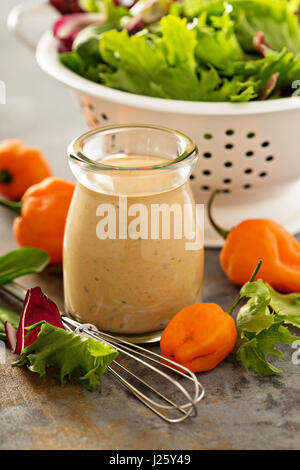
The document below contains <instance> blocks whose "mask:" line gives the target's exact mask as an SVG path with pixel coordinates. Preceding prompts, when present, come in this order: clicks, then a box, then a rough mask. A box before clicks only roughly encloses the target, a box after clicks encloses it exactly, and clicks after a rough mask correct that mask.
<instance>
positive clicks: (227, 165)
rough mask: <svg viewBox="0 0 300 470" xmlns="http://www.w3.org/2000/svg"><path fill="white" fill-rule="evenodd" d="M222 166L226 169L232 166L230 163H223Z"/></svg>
mask: <svg viewBox="0 0 300 470" xmlns="http://www.w3.org/2000/svg"><path fill="white" fill-rule="evenodd" d="M224 166H226V168H230V167H231V166H232V162H225V163H224Z"/></svg>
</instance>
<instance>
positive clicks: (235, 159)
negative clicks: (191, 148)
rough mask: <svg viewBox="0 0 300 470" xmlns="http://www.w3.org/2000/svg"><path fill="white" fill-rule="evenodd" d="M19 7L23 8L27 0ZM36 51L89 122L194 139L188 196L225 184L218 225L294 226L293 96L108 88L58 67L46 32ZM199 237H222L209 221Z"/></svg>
mask: <svg viewBox="0 0 300 470" xmlns="http://www.w3.org/2000/svg"><path fill="white" fill-rule="evenodd" d="M26 3H27V2H26ZM24 9H27V10H28V4H27V5H23V8H22V12H23V11H24ZM20 13H21V12H20V7H19V10H18V11H13V12H12V14H11V17H10V25H11V27H12V29H14V30H17V32H18V35H19V36H20V35H22V31H20V28H19V25H20V21H19V18H20V16H21V15H20ZM31 15H32V13H31ZM27 42H28V41H27ZM36 57H37V61H38V63H39V65H40V67H41V68H42V69H43V70H44V71H45V72H47V73H48V74H49V75H51V76H52V77H53V78H55V79H57V80H59V81H60V82H62V83H64V84H65V85H68V86H69V87H71V88H72V89H74V90H76V92H77V94H78V97H79V100H80V105H81V109H82V112H83V113H84V114H85V117H86V121H87V123H88V125H89V127H91V128H94V127H100V126H103V125H108V124H132V123H143V124H156V125H162V126H166V127H170V128H173V129H175V130H179V131H181V132H183V133H185V134H187V135H188V136H189V137H191V138H192V139H194V141H195V142H196V144H197V145H198V149H199V154H200V158H199V162H198V165H197V167H196V169H195V171H194V174H193V175H192V176H191V184H192V187H193V191H194V195H195V198H196V201H197V202H199V203H206V202H207V200H208V197H209V195H210V194H211V192H212V191H213V190H214V189H217V188H219V189H223V190H224V194H222V195H220V196H218V198H217V199H216V203H215V208H214V215H215V218H216V219H217V221H218V223H219V224H220V225H223V226H224V227H225V228H231V227H232V226H234V225H235V224H237V223H238V222H240V221H241V220H243V219H245V218H261V217H263V218H269V219H273V220H276V221H277V222H279V223H281V224H282V225H284V226H285V227H286V228H287V229H288V230H289V231H290V232H292V233H296V232H299V231H300V158H299V154H300V150H299V145H300V144H299V137H300V98H297V97H291V98H282V99H277V100H270V101H260V102H250V103H205V102H189V101H175V100H166V99H160V98H150V97H145V96H140V95H135V94H131V93H126V92H122V91H118V90H113V89H110V88H107V87H104V86H102V85H99V84H96V83H93V82H90V81H88V80H86V79H84V78H82V77H80V76H78V75H76V74H75V73H73V72H72V71H70V70H68V69H67V68H66V67H64V66H63V65H62V64H61V63H60V62H59V60H58V56H57V52H56V41H55V39H54V38H53V36H52V33H51V32H47V33H46V34H44V35H43V37H42V39H41V40H40V41H39V43H38V46H37V51H36ZM182 79H183V80H184V77H182ZM299 79H300V77H299ZM205 244H206V246H220V245H221V244H222V240H221V238H220V237H219V235H218V234H216V233H215V232H214V230H213V229H212V228H211V226H210V224H209V222H208V220H207V221H206V224H205Z"/></svg>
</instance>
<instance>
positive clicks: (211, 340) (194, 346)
mask: <svg viewBox="0 0 300 470" xmlns="http://www.w3.org/2000/svg"><path fill="white" fill-rule="evenodd" d="M236 340H237V330H236V326H235V322H234V319H233V318H232V317H231V316H230V315H229V314H228V313H225V312H224V311H223V310H222V308H221V307H220V306H219V305H217V304H209V303H199V304H195V305H190V306H189V307H186V308H184V309H183V310H181V311H180V312H178V313H177V314H176V315H175V316H174V317H173V318H172V320H171V321H170V322H169V323H168V325H167V326H166V328H165V330H164V331H163V333H162V336H161V340H160V348H161V353H162V355H163V356H164V357H165V358H167V359H170V360H172V361H175V362H177V363H179V364H181V365H183V366H185V367H186V368H188V369H189V370H191V371H192V372H203V371H206V370H210V369H213V368H214V367H216V365H217V364H219V363H220V362H221V361H223V359H225V357H226V356H228V354H229V353H230V352H231V351H232V350H233V348H234V346H235V343H236Z"/></svg>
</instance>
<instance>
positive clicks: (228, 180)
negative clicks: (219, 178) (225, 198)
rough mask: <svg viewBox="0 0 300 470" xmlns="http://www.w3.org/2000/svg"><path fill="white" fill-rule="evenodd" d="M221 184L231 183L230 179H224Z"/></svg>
mask: <svg viewBox="0 0 300 470" xmlns="http://www.w3.org/2000/svg"><path fill="white" fill-rule="evenodd" d="M223 183H224V184H230V183H231V179H230V178H225V179H224V180H223Z"/></svg>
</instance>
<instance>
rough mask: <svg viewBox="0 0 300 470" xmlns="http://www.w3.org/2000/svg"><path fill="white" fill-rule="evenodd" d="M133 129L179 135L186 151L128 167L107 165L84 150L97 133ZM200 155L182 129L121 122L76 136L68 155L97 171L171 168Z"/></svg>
mask: <svg viewBox="0 0 300 470" xmlns="http://www.w3.org/2000/svg"><path fill="white" fill-rule="evenodd" d="M119 129H120V130H124V131H125V130H126V129H128V130H133V129H139V130H142V129H145V130H146V129H152V130H153V131H161V132H166V133H168V134H173V135H174V136H178V137H179V138H180V140H181V141H182V142H184V151H183V152H181V154H180V155H179V156H177V157H176V158H174V159H173V160H168V161H166V162H164V163H159V164H156V165H148V166H138V167H136V166H135V167H126V166H115V165H106V164H104V163H101V162H99V161H95V160H92V159H90V158H88V157H87V156H86V155H85V154H84V152H83V147H84V144H85V142H86V141H87V139H90V138H93V137H94V136H95V135H97V134H102V133H103V134H105V133H107V132H108V131H112V132H114V131H116V130H119ZM197 156H198V148H197V145H196V144H195V143H194V142H193V141H192V139H190V138H189V137H188V136H186V135H185V134H183V133H182V132H180V131H176V130H173V129H169V128H168V127H164V126H156V125H151V124H149V125H148V124H121V125H117V124H116V125H110V126H103V127H100V128H96V129H92V130H90V131H88V132H85V133H84V134H82V135H81V136H79V137H77V138H75V139H74V140H73V141H72V142H71V144H70V145H69V147H68V157H69V158H70V159H71V160H73V161H74V162H76V163H79V164H80V163H81V164H83V165H85V166H87V167H88V169H89V170H92V171H97V170H117V171H124V170H125V171H141V170H142V171H147V170H156V169H164V168H170V167H172V166H174V165H176V164H178V163H181V162H183V161H185V162H186V160H192V159H194V158H196V157H197Z"/></svg>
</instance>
